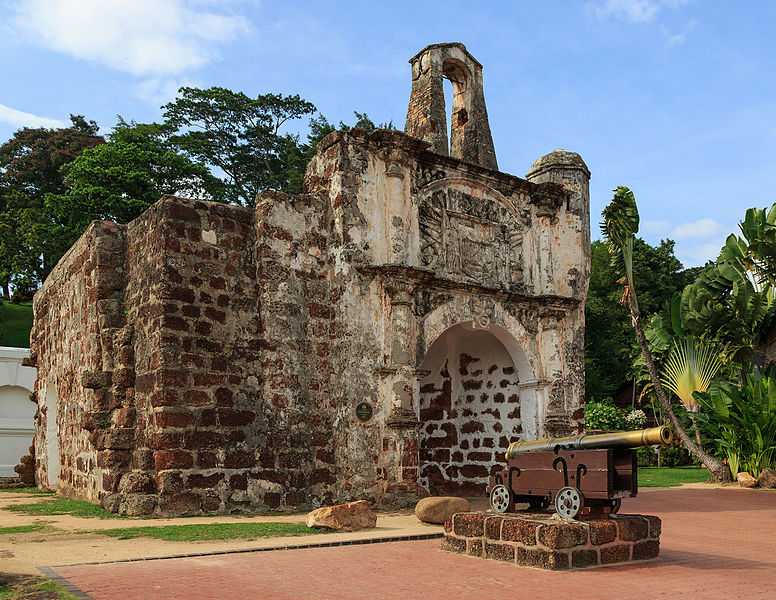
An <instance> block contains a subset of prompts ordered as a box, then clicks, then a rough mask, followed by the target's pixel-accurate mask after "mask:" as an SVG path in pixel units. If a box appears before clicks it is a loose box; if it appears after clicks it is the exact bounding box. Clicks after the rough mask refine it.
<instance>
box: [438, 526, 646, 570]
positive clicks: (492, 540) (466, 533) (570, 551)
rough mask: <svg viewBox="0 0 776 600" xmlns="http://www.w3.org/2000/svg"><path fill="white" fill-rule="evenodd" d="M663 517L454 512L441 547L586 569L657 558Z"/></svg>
mask: <svg viewBox="0 0 776 600" xmlns="http://www.w3.org/2000/svg"><path fill="white" fill-rule="evenodd" d="M660 525H661V523H660V519H659V518H658V517H653V516H647V515H616V516H614V515H613V516H611V517H609V518H598V519H591V520H587V521H563V520H561V519H560V518H558V517H556V516H554V515H547V514H529V513H525V514H519V515H517V514H512V515H493V514H490V513H486V512H466V513H456V514H455V515H453V517H452V519H451V520H450V521H448V522H446V523H445V537H444V538H443V539H442V549H443V550H447V551H448V552H457V553H459V554H467V555H469V556H476V557H478V558H485V559H491V560H500V561H503V562H508V563H512V564H515V565H518V566H525V567H538V568H540V569H550V570H562V569H582V568H587V567H595V566H599V565H611V564H616V563H626V562H630V561H635V560H649V559H652V558H657V556H658V554H659V552H660Z"/></svg>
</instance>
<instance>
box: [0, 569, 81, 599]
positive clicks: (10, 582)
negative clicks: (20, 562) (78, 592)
mask: <svg viewBox="0 0 776 600" xmlns="http://www.w3.org/2000/svg"><path fill="white" fill-rule="evenodd" d="M43 599H45V600H55V599H56V600H77V598H76V596H74V595H73V594H71V593H70V592H68V591H67V590H65V588H63V587H62V586H61V585H59V584H57V583H54V582H53V581H49V580H47V579H43V578H42V577H35V576H32V575H4V574H2V573H0V600H43Z"/></svg>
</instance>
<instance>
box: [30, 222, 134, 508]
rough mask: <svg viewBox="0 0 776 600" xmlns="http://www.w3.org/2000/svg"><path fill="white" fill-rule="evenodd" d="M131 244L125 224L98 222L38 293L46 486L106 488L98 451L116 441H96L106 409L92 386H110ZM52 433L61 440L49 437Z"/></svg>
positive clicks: (35, 337)
mask: <svg viewBox="0 0 776 600" xmlns="http://www.w3.org/2000/svg"><path fill="white" fill-rule="evenodd" d="M125 247H126V231H125V228H124V227H121V226H119V225H115V224H112V223H93V224H92V225H91V226H90V227H89V228H88V229H87V231H86V232H85V233H84V235H83V236H82V237H81V239H80V240H78V242H76V244H75V245H74V246H73V247H72V248H71V249H70V250H69V251H68V252H67V254H66V255H65V256H64V257H63V258H62V260H61V261H60V262H59V264H58V265H57V267H56V269H55V270H54V271H53V272H52V273H51V275H50V276H49V277H48V278H47V279H46V282H45V284H44V286H43V287H42V289H41V290H40V291H39V292H38V293H37V294H36V295H35V301H34V314H35V321H34V325H33V329H32V333H31V336H30V337H31V351H32V356H31V363H32V364H33V365H34V366H37V368H38V378H37V381H36V385H35V397H36V400H37V404H38V410H37V414H36V427H37V434H36V438H35V447H36V472H37V473H36V474H37V480H38V482H39V484H41V485H44V486H46V487H49V488H55V489H59V490H60V492H61V493H64V494H67V495H78V496H81V497H85V498H89V499H99V498H100V495H101V491H102V489H103V487H102V478H101V471H100V468H99V466H98V464H97V449H98V447H100V446H101V445H104V444H106V443H108V444H109V443H110V441H109V440H106V439H95V436H93V435H92V433H91V432H90V429H89V427H88V425H89V424H90V423H91V422H92V419H91V415H92V413H93V412H94V411H95V409H96V408H97V409H98V408H100V407H99V406H96V404H98V403H99V402H98V400H99V399H96V398H95V397H94V394H93V393H92V389H90V388H91V387H94V386H95V385H102V384H101V383H99V380H100V378H101V377H102V375H101V374H102V373H103V371H104V362H105V361H106V360H111V357H112V349H111V348H110V347H107V345H108V344H109V343H110V341H111V340H110V330H111V329H112V327H113V326H115V325H116V324H117V323H116V321H117V319H120V316H119V315H118V314H117V310H118V308H119V302H120V297H121V295H122V293H123V287H124V282H125V272H124V270H123V253H124V251H125ZM57 399H59V401H58V402H57ZM47 431H48V432H58V434H59V435H58V439H47V438H50V437H52V436H47V435H46V432H47ZM47 442H48V443H47ZM49 470H51V471H52V472H51V473H49Z"/></svg>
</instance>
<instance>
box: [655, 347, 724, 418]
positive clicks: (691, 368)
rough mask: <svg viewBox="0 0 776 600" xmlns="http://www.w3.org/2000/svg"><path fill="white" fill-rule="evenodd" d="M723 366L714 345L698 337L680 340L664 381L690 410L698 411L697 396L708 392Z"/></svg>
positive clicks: (674, 348)
mask: <svg viewBox="0 0 776 600" xmlns="http://www.w3.org/2000/svg"><path fill="white" fill-rule="evenodd" d="M721 367H722V362H721V360H720V358H719V353H718V352H717V350H716V348H715V347H714V346H712V345H711V344H708V343H704V342H701V341H700V340H697V339H695V338H679V339H676V340H674V345H673V347H672V348H671V353H670V354H669V355H668V359H667V361H666V365H665V368H664V370H663V377H662V378H661V379H662V383H663V385H664V386H665V387H666V388H668V389H669V390H671V391H672V392H673V393H674V394H676V396H677V397H678V398H679V400H680V401H681V402H682V404H683V405H684V407H685V408H686V409H687V410H689V411H692V412H695V411H697V410H698V401H697V400H696V399H695V397H694V394H695V393H696V392H705V391H706V390H708V389H709V386H710V385H711V382H712V380H713V379H714V377H715V376H716V375H717V373H718V372H719V370H720V368H721Z"/></svg>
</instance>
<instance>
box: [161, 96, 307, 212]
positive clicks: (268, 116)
mask: <svg viewBox="0 0 776 600" xmlns="http://www.w3.org/2000/svg"><path fill="white" fill-rule="evenodd" d="M314 112H315V107H314V106H313V105H312V104H311V103H310V102H307V101H306V100H303V99H302V98H301V97H299V96H283V95H279V94H260V95H258V96H256V97H255V98H251V97H249V96H247V95H246V94H243V93H242V92H234V91H232V90H228V89H225V88H221V87H211V88H208V89H198V88H190V87H184V88H181V89H180V91H179V92H178V97H177V98H176V99H175V100H174V101H173V102H170V103H169V104H167V105H166V106H165V107H164V124H165V125H166V126H168V127H170V128H171V131H174V132H175V133H174V135H173V136H172V137H171V141H172V142H173V143H174V144H176V145H177V146H178V147H179V148H181V149H182V150H183V151H184V152H185V153H186V154H187V155H188V156H189V157H190V158H191V159H192V160H194V161H196V162H199V163H200V164H202V165H205V166H207V167H209V168H211V169H212V170H213V172H215V173H217V174H218V175H219V177H220V178H221V180H222V185H223V199H224V200H225V201H226V202H232V203H235V204H241V205H244V206H252V205H253V204H254V202H255V199H256V195H257V194H258V193H259V192H261V191H264V190H280V191H286V192H298V191H300V190H301V181H302V177H301V175H303V173H304V167H305V166H306V160H305V149H304V147H303V145H302V144H300V142H299V138H298V136H297V135H293V134H290V133H281V128H282V127H283V126H284V125H285V124H286V123H288V122H289V121H292V120H295V119H299V118H301V117H303V116H305V115H311V114H313V113H314ZM300 173H301V175H300Z"/></svg>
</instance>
